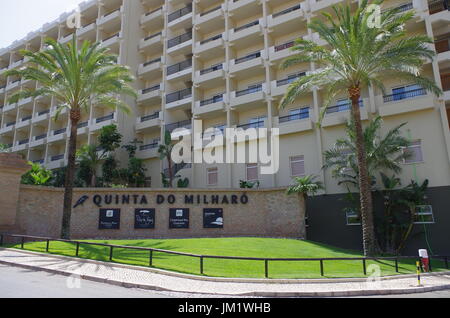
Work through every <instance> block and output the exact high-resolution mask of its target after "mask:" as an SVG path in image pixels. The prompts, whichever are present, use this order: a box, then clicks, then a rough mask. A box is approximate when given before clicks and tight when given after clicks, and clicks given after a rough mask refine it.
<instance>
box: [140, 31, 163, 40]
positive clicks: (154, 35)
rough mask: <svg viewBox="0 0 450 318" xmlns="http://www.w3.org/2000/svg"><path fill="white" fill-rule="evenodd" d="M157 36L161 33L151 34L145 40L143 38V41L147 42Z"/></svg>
mask: <svg viewBox="0 0 450 318" xmlns="http://www.w3.org/2000/svg"><path fill="white" fill-rule="evenodd" d="M159 35H162V32H158V33H154V34H151V35H149V36H147V37H145V38H144V41H147V40H150V39H153V38H156V37H157V36H159Z"/></svg>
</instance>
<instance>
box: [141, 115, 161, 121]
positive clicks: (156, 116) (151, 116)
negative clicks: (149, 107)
mask: <svg viewBox="0 0 450 318" xmlns="http://www.w3.org/2000/svg"><path fill="white" fill-rule="evenodd" d="M157 118H159V112H156V113H154V114H152V115H147V116H142V117H141V123H143V122H146V121H149V120H153V119H157Z"/></svg>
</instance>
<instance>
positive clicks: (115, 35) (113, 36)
mask: <svg viewBox="0 0 450 318" xmlns="http://www.w3.org/2000/svg"><path fill="white" fill-rule="evenodd" d="M119 35H120V32H118V33H116V34H114V35H111V36H109V37H107V38H106V39H103V40H102V43H104V42H106V41H108V40H111V39H112V38H115V37H119Z"/></svg>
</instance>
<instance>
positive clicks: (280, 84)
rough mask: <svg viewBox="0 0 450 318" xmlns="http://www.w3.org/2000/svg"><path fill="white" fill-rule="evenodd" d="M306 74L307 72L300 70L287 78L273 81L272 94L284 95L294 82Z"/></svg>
mask: <svg viewBox="0 0 450 318" xmlns="http://www.w3.org/2000/svg"><path fill="white" fill-rule="evenodd" d="M305 75H306V72H300V73H297V74H292V75H289V76H288V77H286V78H285V79H281V80H277V81H272V83H271V84H272V89H271V94H272V96H282V95H284V94H286V91H287V89H288V87H289V85H290V84H292V83H293V82H295V81H296V80H297V79H299V78H300V77H302V76H305Z"/></svg>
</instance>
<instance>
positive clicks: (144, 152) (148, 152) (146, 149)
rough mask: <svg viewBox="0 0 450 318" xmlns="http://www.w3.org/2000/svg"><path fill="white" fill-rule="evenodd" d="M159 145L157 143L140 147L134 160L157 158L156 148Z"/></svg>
mask: <svg viewBox="0 0 450 318" xmlns="http://www.w3.org/2000/svg"><path fill="white" fill-rule="evenodd" d="M159 145H160V143H159V142H153V143H151V144H146V145H142V146H140V147H139V148H138V151H137V152H136V158H138V159H144V160H145V159H151V158H158V157H159V153H158V148H159Z"/></svg>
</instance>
